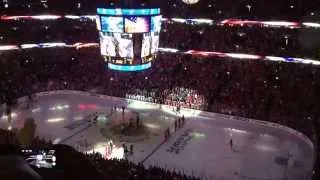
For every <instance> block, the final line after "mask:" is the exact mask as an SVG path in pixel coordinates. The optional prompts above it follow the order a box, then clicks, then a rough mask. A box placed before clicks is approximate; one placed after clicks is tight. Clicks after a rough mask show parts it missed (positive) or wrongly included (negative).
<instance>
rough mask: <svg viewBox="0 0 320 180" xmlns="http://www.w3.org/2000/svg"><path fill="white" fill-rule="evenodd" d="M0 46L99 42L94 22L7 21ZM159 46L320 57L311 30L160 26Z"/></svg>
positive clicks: (317, 35)
mask: <svg viewBox="0 0 320 180" xmlns="http://www.w3.org/2000/svg"><path fill="white" fill-rule="evenodd" d="M0 25H1V26H3V27H4V28H1V29H0V44H1V45H20V44H32V43H46V42H64V43H66V44H74V43H77V42H84V43H92V42H93V43H99V37H98V32H97V30H96V24H95V21H93V20H90V19H86V18H82V19H79V20H71V19H66V18H62V19H58V20H46V21H39V20H30V19H24V20H22V19H21V20H6V21H0ZM160 37H161V41H160V47H166V48H175V49H179V50H190V49H193V50H202V51H217V52H227V53H245V54H256V55H265V56H281V57H300V58H311V59H318V58H320V48H319V47H320V39H319V38H320V31H319V29H314V28H301V29H295V28H293V29H291V28H283V27H282V28H280V27H279V28H270V27H269V28H268V27H261V26H247V25H245V26H228V25H224V26H221V25H213V26H212V25H205V24H200V25H194V24H183V23H177V22H172V21H167V22H164V23H163V27H162V31H161V34H160Z"/></svg>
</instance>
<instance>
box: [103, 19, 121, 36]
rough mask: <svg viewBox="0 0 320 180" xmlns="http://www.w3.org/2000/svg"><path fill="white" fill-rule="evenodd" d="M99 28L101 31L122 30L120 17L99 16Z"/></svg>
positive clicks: (119, 31)
mask: <svg viewBox="0 0 320 180" xmlns="http://www.w3.org/2000/svg"><path fill="white" fill-rule="evenodd" d="M100 23H101V30H102V31H103V32H118V33H121V32H123V18H122V17H108V16H101V22H100Z"/></svg>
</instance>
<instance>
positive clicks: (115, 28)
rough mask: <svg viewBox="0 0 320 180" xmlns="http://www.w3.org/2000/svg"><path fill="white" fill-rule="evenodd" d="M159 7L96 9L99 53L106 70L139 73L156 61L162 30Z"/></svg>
mask: <svg viewBox="0 0 320 180" xmlns="http://www.w3.org/2000/svg"><path fill="white" fill-rule="evenodd" d="M161 19H162V16H161V14H160V9H159V8H144V9H121V8H98V9H97V17H96V24H97V29H98V31H99V39H100V52H101V55H102V56H103V57H104V59H105V61H106V62H107V63H108V68H109V69H113V70H117V71H141V70H145V69H148V68H150V67H151V65H152V62H153V61H154V60H155V58H156V55H157V51H158V47H159V35H160V30H161Z"/></svg>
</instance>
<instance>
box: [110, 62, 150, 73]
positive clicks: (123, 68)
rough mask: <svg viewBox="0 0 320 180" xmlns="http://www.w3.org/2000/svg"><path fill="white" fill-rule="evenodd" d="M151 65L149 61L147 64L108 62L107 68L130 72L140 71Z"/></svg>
mask: <svg viewBox="0 0 320 180" xmlns="http://www.w3.org/2000/svg"><path fill="white" fill-rule="evenodd" d="M150 67H151V62H149V63H147V64H140V65H130V66H129V65H117V64H111V63H108V68H109V69H112V70H117V71H126V72H132V71H142V70H146V69H149V68H150Z"/></svg>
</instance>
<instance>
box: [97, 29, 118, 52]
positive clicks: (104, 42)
mask: <svg viewBox="0 0 320 180" xmlns="http://www.w3.org/2000/svg"><path fill="white" fill-rule="evenodd" d="M99 34H100V51H101V55H104V56H112V57H115V56H116V47H115V43H114V38H113V36H112V34H104V33H102V32H100V33H99Z"/></svg>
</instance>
